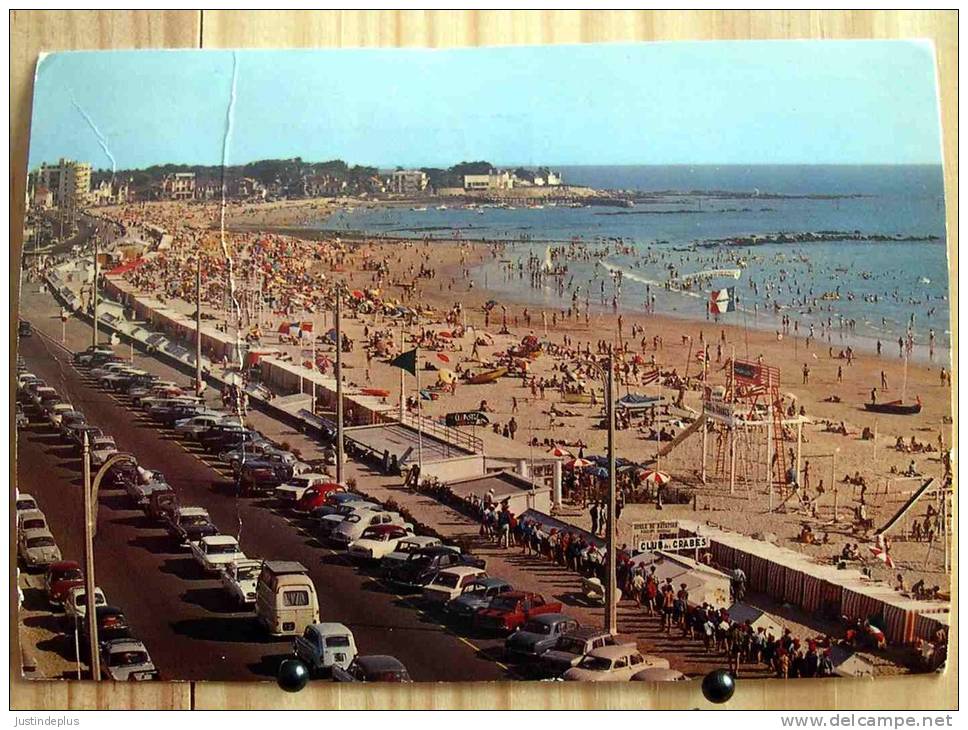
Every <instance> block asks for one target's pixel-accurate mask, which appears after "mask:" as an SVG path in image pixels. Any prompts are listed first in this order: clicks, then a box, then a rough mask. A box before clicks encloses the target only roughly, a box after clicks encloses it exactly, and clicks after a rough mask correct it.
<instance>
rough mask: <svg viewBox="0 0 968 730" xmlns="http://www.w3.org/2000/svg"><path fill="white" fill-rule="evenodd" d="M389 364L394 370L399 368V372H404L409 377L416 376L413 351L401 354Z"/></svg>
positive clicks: (415, 353) (415, 356)
mask: <svg viewBox="0 0 968 730" xmlns="http://www.w3.org/2000/svg"><path fill="white" fill-rule="evenodd" d="M390 364H391V365H392V366H393V367H395V368H400V369H401V370H406V371H407V372H408V373H410V374H411V375H416V374H417V350H416V349H413V350H410V351H409V352H401V353H400V354H399V355H397V356H396V357H395V358H393V359H392V360H391V361H390Z"/></svg>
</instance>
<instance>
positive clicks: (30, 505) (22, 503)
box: [17, 492, 40, 518]
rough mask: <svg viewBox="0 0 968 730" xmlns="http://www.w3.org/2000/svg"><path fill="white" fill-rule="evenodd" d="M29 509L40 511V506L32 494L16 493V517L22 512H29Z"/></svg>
mask: <svg viewBox="0 0 968 730" xmlns="http://www.w3.org/2000/svg"><path fill="white" fill-rule="evenodd" d="M31 510H37V511H38V512H39V511H40V507H38V505H37V500H36V499H34V498H33V496H31V495H29V494H27V493H26V492H18V493H17V517H18V518H19V517H20V515H21V514H22V513H24V512H30V511H31Z"/></svg>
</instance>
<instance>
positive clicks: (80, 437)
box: [70, 423, 104, 455]
mask: <svg viewBox="0 0 968 730" xmlns="http://www.w3.org/2000/svg"><path fill="white" fill-rule="evenodd" d="M85 435H86V436H87V444H88V448H90V446H91V443H92V442H93V441H94V440H95V439H97V438H98V437H99V436H103V435H104V431H102V430H101V429H100V428H99V427H97V426H92V425H91V424H89V423H84V424H81V425H80V426H78V427H77V428H74V429H72V430H71V434H70V436H71V444H72V446H73V447H74V452H75V453H76V454H78V455H80V454H81V453H82V452H83V451H84V436H85Z"/></svg>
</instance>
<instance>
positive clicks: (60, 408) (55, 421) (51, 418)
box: [47, 402, 76, 428]
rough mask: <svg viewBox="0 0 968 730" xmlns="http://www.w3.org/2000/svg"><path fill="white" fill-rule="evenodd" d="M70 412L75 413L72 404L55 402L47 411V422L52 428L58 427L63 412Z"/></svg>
mask: <svg viewBox="0 0 968 730" xmlns="http://www.w3.org/2000/svg"><path fill="white" fill-rule="evenodd" d="M72 412H74V413H76V411H75V410H74V406H72V405H71V404H70V403H64V402H61V403H56V404H55V405H54V406H52V407H51V408H50V409H49V410H48V411H47V422H48V423H49V424H50V425H51V426H53V427H54V428H60V424H61V420H62V419H63V417H64V414H65V413H72Z"/></svg>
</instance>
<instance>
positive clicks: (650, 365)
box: [12, 41, 956, 684]
mask: <svg viewBox="0 0 968 730" xmlns="http://www.w3.org/2000/svg"><path fill="white" fill-rule="evenodd" d="M30 132H31V138H30V153H29V170H28V185H27V200H26V206H27V213H26V218H25V221H24V247H23V257H22V267H21V288H20V300H19V315H18V316H19V321H18V323H17V326H18V343H19V344H18V353H17V362H16V373H12V376H14V375H15V377H16V394H17V399H16V425H17V434H16V452H15V454H16V476H17V478H16V481H15V484H14V485H13V491H14V495H13V497H14V499H15V502H16V505H15V506H16V527H17V535H16V550H17V561H18V566H19V569H18V574H17V580H18V589H19V600H20V605H19V614H18V619H19V626H18V631H19V637H20V644H21V650H22V654H23V668H24V674H25V676H27V677H29V678H32V679H38V680H55V679H101V680H105V681H128V680H136V681H141V680H144V681H151V680H159V679H160V680H220V681H225V680H231V681H240V682H241V681H275V680H276V679H277V677H280V676H285V677H288V678H290V679H291V680H292V681H293V682H296V683H297V684H298V683H300V682H304V681H307V680H308V681H312V682H485V681H486V682H495V681H502V682H503V681H542V680H545V681H548V680H551V681H558V680H563V681H578V682H598V681H609V682H611V681H620V682H628V681H632V682H649V683H652V682H682V681H697V680H702V678H703V677H705V676H706V675H707V674H709V673H710V672H713V671H717V670H720V671H724V672H728V673H729V674H730V675H731V676H732V677H741V678H769V677H773V678H778V679H780V678H782V679H798V678H819V677H824V678H829V681H832V682H836V681H846V679H845V678H851V677H875V678H876V677H882V676H887V675H903V674H917V673H927V672H933V671H942V670H943V668H944V664H945V661H946V656H947V645H948V630H949V624H950V621H951V614H950V606H951V600H952V596H951V564H952V560H953V556H952V553H951V535H952V530H953V529H954V525H953V524H952V514H951V509H952V480H953V476H952V475H953V469H952V453H953V449H954V447H956V444H953V443H952V425H953V424H952V387H951V386H952V383H951V379H952V362H953V360H952V324H951V317H952V310H951V299H950V294H951V292H950V290H949V275H948V272H949V264H948V256H947V246H948V237H947V235H946V229H945V204H944V186H943V171H942V166H941V132H940V122H939V107H938V96H937V89H936V69H935V60H934V49H933V47H932V46H931V45H930V44H929V43H923V42H915V41H912V42H906V41H884V42H881V41H861V42H839V41H838V42H835V41H803V42H728V43H727V42H709V43H651V44H602V45H595V44H592V45H574V46H544V47H505V48H478V49H454V50H422V49H420V50H418V49H369V50H364V49H360V50H319V51H231V50H227V51H187V50H186V51H130V52H128V51H124V52H122V51H113V52H70V53H56V54H51V55H46V56H42V57H41V58H40V59H39V61H38V63H37V69H36V78H35V84H34V101H33V115H32V121H31V128H30Z"/></svg>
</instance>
